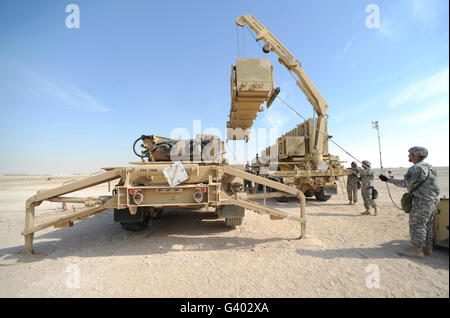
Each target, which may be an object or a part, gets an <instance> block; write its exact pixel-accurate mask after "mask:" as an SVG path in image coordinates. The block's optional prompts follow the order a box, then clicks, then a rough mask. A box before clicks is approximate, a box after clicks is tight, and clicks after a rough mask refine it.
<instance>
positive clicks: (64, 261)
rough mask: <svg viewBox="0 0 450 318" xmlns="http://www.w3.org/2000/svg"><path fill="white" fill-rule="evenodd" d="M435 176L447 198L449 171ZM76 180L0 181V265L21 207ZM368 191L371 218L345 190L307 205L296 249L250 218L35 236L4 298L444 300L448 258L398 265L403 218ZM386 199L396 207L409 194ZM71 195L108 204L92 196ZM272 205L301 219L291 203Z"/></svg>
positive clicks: (47, 208)
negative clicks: (32, 255) (375, 210)
mask: <svg viewBox="0 0 450 318" xmlns="http://www.w3.org/2000/svg"><path fill="white" fill-rule="evenodd" d="M404 171H405V169H394V174H395V176H396V177H401V176H402V175H403V174H404ZM439 175H440V181H441V188H442V192H443V193H446V194H447V197H448V167H447V168H441V169H439ZM73 178H74V177H51V179H50V181H48V180H47V177H32V176H21V177H17V176H16V177H14V176H0V256H2V255H3V256H5V255H9V254H14V253H19V252H21V251H22V249H23V237H22V236H21V235H20V233H21V231H22V230H23V228H24V215H25V212H24V211H25V209H24V206H25V200H26V198H28V197H30V196H32V195H33V194H35V192H36V191H37V190H39V189H49V188H52V187H56V186H59V185H61V184H63V183H64V182H68V181H70V180H72V179H73ZM375 187H376V188H377V189H378V190H379V192H380V196H379V199H378V200H377V202H378V205H379V210H380V211H379V215H378V216H361V215H360V212H362V211H363V210H364V207H363V203H362V198H361V195H359V202H358V203H357V204H356V205H352V206H349V205H346V203H347V198H346V193H345V185H344V181H343V182H342V183H341V185H340V186H339V194H338V195H335V196H333V197H332V198H331V199H330V200H329V201H328V202H318V201H316V200H313V199H308V200H307V233H306V235H305V237H304V238H302V239H301V240H298V239H297V237H298V231H299V224H298V223H296V222H294V221H289V220H276V221H271V220H270V219H269V217H268V216H267V215H264V216H262V215H258V214H255V213H253V212H252V211H246V217H245V219H244V223H243V225H242V226H240V227H236V228H234V229H233V228H227V227H226V226H225V225H224V223H223V222H222V221H220V220H216V219H214V218H212V214H211V213H208V212H199V211H192V210H191V211H189V210H173V209H172V210H167V211H165V213H164V214H163V216H162V217H161V218H160V219H158V220H155V221H153V223H152V224H151V225H150V226H149V227H148V228H146V229H145V230H144V231H142V232H138V233H133V232H126V231H124V230H123V229H122V228H121V226H120V224H118V223H114V221H113V211H112V210H108V211H105V212H102V213H99V214H97V215H94V216H92V217H90V218H87V219H84V220H81V221H79V222H77V223H75V225H74V226H73V227H71V228H64V229H53V228H50V229H46V230H44V231H41V232H38V233H37V234H36V235H35V241H34V248H35V249H36V250H37V251H39V252H42V254H41V255H43V258H42V259H40V260H39V261H36V262H32V263H25V264H20V265H11V266H0V297H226V298H228V297H449V256H448V250H447V249H442V248H438V249H436V250H435V251H434V253H433V255H432V256H428V257H426V258H425V259H423V260H418V259H409V258H403V257H400V256H398V255H397V252H398V251H399V250H402V249H404V248H406V247H408V246H409V229H408V215H406V214H405V213H404V212H403V211H401V210H398V209H397V208H396V207H395V206H394V205H393V204H392V202H391V200H390V198H389V196H388V192H387V188H386V185H385V184H384V183H382V182H381V181H379V180H378V179H377V180H376V181H375ZM111 188H112V187H111ZM389 189H390V191H391V194H392V197H393V199H394V201H395V202H396V204H397V205H399V201H400V198H401V196H402V194H403V193H404V190H403V189H401V188H397V187H394V186H390V187H389ZM77 194H80V195H86V196H88V195H101V194H103V195H105V194H106V195H107V194H109V193H108V186H107V185H99V186H97V187H95V188H93V189H92V190H90V191H80V192H79V193H77ZM267 203H268V204H270V205H271V206H274V207H277V208H280V209H283V210H286V211H291V212H292V213H296V214H297V213H298V201H297V200H296V199H295V198H290V199H289V202H287V203H281V202H277V201H276V200H275V199H270V200H267ZM68 206H69V209H73V208H79V206H75V205H72V204H69V205H68ZM60 214H61V204H60V203H59V204H58V203H43V204H42V205H41V206H39V207H38V208H37V210H36V215H37V220H36V221H37V223H39V222H41V221H44V220H46V219H48V218H49V217H52V216H55V215H60Z"/></svg>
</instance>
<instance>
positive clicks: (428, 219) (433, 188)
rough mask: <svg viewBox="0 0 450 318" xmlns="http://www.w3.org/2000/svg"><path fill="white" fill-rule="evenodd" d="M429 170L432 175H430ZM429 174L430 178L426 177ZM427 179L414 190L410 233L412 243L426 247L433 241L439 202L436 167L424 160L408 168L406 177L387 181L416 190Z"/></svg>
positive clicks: (409, 189)
mask: <svg viewBox="0 0 450 318" xmlns="http://www.w3.org/2000/svg"><path fill="white" fill-rule="evenodd" d="M428 172H430V175H429V176H428ZM427 176H428V179H426V178H427ZM425 179H426V181H425V182H424V183H423V184H422V185H421V186H420V187H419V188H418V189H416V190H415V191H414V192H413V201H412V209H411V212H410V213H409V234H410V237H411V241H412V243H413V244H414V245H415V246H417V247H422V248H423V247H424V246H425V245H426V244H431V243H432V242H433V219H434V215H435V213H436V212H437V204H438V202H439V191H440V190H439V185H438V182H437V173H436V170H434V168H433V167H432V166H431V165H430V164H428V163H426V162H423V161H420V162H417V163H416V164H415V165H413V166H412V167H411V168H409V169H408V171H407V172H406V174H405V175H404V179H389V180H388V181H387V182H389V183H392V184H394V185H396V186H398V187H402V188H407V189H408V191H411V190H414V189H415V188H416V187H417V186H418V185H419V184H420V183H421V182H422V181H423V180H425Z"/></svg>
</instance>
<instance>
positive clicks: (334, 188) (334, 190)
mask: <svg viewBox="0 0 450 318" xmlns="http://www.w3.org/2000/svg"><path fill="white" fill-rule="evenodd" d="M337 193H338V189H337V186H331V187H324V188H323V194H324V195H333V194H337Z"/></svg>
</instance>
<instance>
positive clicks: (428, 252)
mask: <svg viewBox="0 0 450 318" xmlns="http://www.w3.org/2000/svg"><path fill="white" fill-rule="evenodd" d="M423 253H424V254H425V255H431V254H433V245H432V244H425V247H424V248H423Z"/></svg>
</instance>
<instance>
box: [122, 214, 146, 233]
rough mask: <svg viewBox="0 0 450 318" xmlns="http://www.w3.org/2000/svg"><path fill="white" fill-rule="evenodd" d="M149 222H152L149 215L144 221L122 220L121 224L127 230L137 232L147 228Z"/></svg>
mask: <svg viewBox="0 0 450 318" xmlns="http://www.w3.org/2000/svg"><path fill="white" fill-rule="evenodd" d="M148 222H150V216H149V215H148V216H146V217H145V218H144V220H143V221H142V222H127V223H123V222H121V223H120V225H121V226H122V228H123V229H124V230H126V231H132V232H137V231H141V230H143V229H145V228H146V227H147V225H148Z"/></svg>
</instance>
